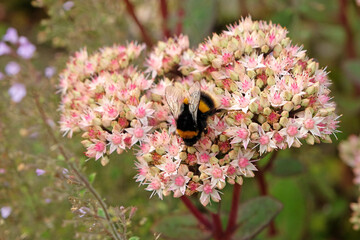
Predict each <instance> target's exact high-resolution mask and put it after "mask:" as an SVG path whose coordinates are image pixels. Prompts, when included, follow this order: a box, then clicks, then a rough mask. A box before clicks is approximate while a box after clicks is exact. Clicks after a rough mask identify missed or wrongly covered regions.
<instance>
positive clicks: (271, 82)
mask: <svg viewBox="0 0 360 240" xmlns="http://www.w3.org/2000/svg"><path fill="white" fill-rule="evenodd" d="M275 83H276V81H275V78H274V77H273V76H270V77H268V79H267V84H268V85H269V86H273V85H275Z"/></svg>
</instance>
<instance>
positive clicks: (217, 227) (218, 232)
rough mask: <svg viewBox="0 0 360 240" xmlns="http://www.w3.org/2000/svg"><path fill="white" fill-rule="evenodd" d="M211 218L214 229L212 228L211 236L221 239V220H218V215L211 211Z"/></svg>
mask: <svg viewBox="0 0 360 240" xmlns="http://www.w3.org/2000/svg"><path fill="white" fill-rule="evenodd" d="M211 217H212V220H213V224H214V229H213V237H214V238H215V239H219V240H220V239H221V238H222V236H223V229H222V224H221V220H220V215H219V214H218V213H217V214H215V213H212V214H211Z"/></svg>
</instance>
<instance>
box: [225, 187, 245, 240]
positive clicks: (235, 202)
mask: <svg viewBox="0 0 360 240" xmlns="http://www.w3.org/2000/svg"><path fill="white" fill-rule="evenodd" d="M240 193H241V185H240V184H237V183H235V185H234V189H233V196H232V201H231V209H230V215H229V221H228V225H227V227H226V231H225V236H226V237H227V238H225V239H230V237H231V235H232V234H233V233H234V231H235V229H236V220H237V213H238V209H239V202H240Z"/></svg>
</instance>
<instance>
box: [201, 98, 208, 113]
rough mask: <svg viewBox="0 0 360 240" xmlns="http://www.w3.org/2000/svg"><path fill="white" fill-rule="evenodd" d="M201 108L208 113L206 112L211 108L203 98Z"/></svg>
mask: <svg viewBox="0 0 360 240" xmlns="http://www.w3.org/2000/svg"><path fill="white" fill-rule="evenodd" d="M199 110H200V112H202V113H206V112H208V111H210V108H209V106H208V105H207V104H206V103H205V102H204V101H203V100H200V103H199Z"/></svg>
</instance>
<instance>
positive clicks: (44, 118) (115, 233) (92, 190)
mask: <svg viewBox="0 0 360 240" xmlns="http://www.w3.org/2000/svg"><path fill="white" fill-rule="evenodd" d="M34 100H35V105H36V107H37V109H38V111H39V113H40V116H41V119H42V121H43V123H44V125H45V127H46V130H47V132H48V134H49V136H50V138H51V139H52V141H53V142H54V144H55V145H56V146H57V148H58V150H59V152H60V154H61V155H62V156H63V158H64V160H65V162H66V164H67V165H68V166H69V167H70V168H71V170H72V171H73V172H74V173H75V175H76V176H77V177H78V178H79V179H80V181H81V182H82V183H83V184H84V185H85V187H86V188H87V189H88V190H89V192H90V193H91V194H92V195H93V197H94V198H95V199H96V200H97V202H98V203H99V205H100V207H101V208H102V210H103V211H104V214H105V218H106V221H107V223H108V224H109V227H110V229H111V231H112V232H111V234H112V236H113V238H114V239H116V240H120V239H121V237H120V236H119V233H118V231H117V230H116V227H115V225H114V223H113V221H112V220H111V218H110V214H109V213H108V211H107V206H106V203H105V202H104V201H103V200H102V199H101V197H100V195H99V194H98V192H97V191H96V190H95V188H93V186H92V185H91V183H90V182H89V181H88V180H87V179H86V178H85V177H84V176H83V175H82V174H81V173H80V171H79V170H78V169H77V167H76V166H75V165H74V164H73V163H72V162H71V160H70V157H69V156H68V154H67V153H66V151H65V149H64V148H63V147H62V145H61V144H60V142H59V141H58V139H57V138H56V136H55V134H54V132H53V130H52V129H51V127H50V126H49V124H47V116H46V113H45V111H44V109H43V107H42V105H41V103H40V100H39V96H38V94H37V93H34Z"/></svg>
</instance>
